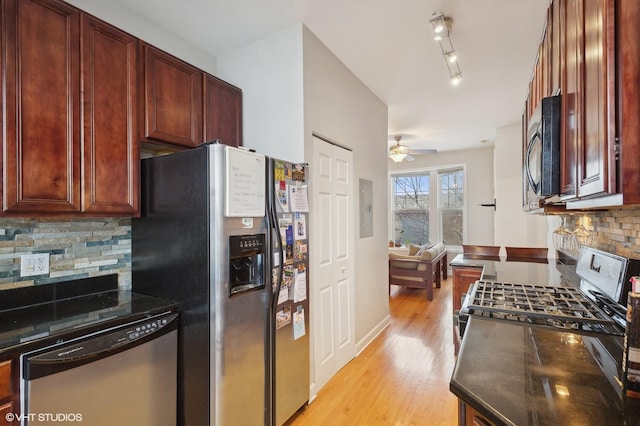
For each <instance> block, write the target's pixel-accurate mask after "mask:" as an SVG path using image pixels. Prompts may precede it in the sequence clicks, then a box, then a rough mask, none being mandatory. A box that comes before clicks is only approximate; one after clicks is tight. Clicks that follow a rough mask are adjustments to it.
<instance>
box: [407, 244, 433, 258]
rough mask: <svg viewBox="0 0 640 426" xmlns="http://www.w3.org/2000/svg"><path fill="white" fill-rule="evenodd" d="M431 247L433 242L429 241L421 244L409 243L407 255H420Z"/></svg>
mask: <svg viewBox="0 0 640 426" xmlns="http://www.w3.org/2000/svg"><path fill="white" fill-rule="evenodd" d="M431 247H433V244H431V243H427V244H424V245H421V246H419V245H416V244H409V256H420V255H421V254H422V253H423V252H424V251H425V250H428V249H430V248H431Z"/></svg>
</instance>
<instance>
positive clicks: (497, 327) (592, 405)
mask: <svg viewBox="0 0 640 426" xmlns="http://www.w3.org/2000/svg"><path fill="white" fill-rule="evenodd" d="M622 345H623V338H622V337H620V336H611V335H602V334H597V335H596V334H594V333H574V332H564V331H559V330H550V329H548V328H544V327H539V326H535V325H531V326H530V325H523V324H521V323H512V322H507V321H495V320H491V319H486V318H481V317H473V316H472V317H471V318H470V319H469V324H468V326H467V330H466V332H465V337H464V339H463V341H462V345H461V347H460V352H459V355H458V360H457V362H456V366H455V369H454V372H453V375H452V377H451V382H450V390H451V392H453V393H454V394H455V395H456V396H458V397H459V398H460V399H461V400H463V401H465V402H466V403H467V404H469V405H471V406H472V407H473V408H475V409H476V410H477V411H478V412H479V413H480V414H482V415H483V416H485V417H486V418H487V419H489V420H491V421H493V422H495V423H496V424H498V425H549V424H563V425H565V424H566V425H569V424H580V425H604V424H607V425H614V424H615V425H623V424H628V425H637V424H640V400H631V399H627V398H623V397H622V388H621V385H620V382H619V377H620V365H621V359H622Z"/></svg>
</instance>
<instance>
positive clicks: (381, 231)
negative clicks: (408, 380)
mask: <svg viewBox="0 0 640 426" xmlns="http://www.w3.org/2000/svg"><path fill="white" fill-rule="evenodd" d="M217 67H218V76H219V77H220V78H222V79H223V80H226V81H228V82H230V83H232V84H234V85H236V86H238V87H240V88H242V90H243V105H244V108H243V109H244V117H243V122H244V126H243V132H244V145H245V146H248V147H251V148H255V149H256V150H258V151H259V152H262V153H265V154H267V155H270V156H274V157H278V158H282V159H287V160H290V161H306V162H311V158H312V135H313V133H314V132H316V133H317V134H320V135H322V136H324V137H326V138H329V139H331V140H333V141H336V142H338V143H340V144H342V145H343V146H345V147H347V148H350V149H352V150H353V153H354V185H357V182H358V180H359V179H360V178H365V179H368V180H371V181H372V182H373V188H374V195H373V212H374V213H373V221H374V223H373V237H369V238H364V239H359V238H358V236H357V234H355V233H356V231H357V229H358V225H357V224H356V226H355V227H354V229H353V230H352V232H354V235H356V237H355V241H356V243H355V247H354V251H355V253H356V257H355V271H354V276H355V283H354V285H355V318H356V320H355V321H356V323H355V333H356V336H355V337H356V348H357V350H360V349H362V348H363V347H364V346H366V345H367V344H368V343H369V342H370V341H371V340H372V339H373V338H374V337H375V335H376V334H377V333H378V332H380V331H381V330H382V329H383V328H384V327H385V326H386V325H387V324H388V323H389V299H388V282H387V258H388V256H387V248H386V247H387V245H386V241H387V232H386V223H387V191H386V185H387V181H386V176H387V174H386V140H387V107H386V105H385V104H384V103H383V102H382V101H380V99H378V98H377V97H376V96H375V95H374V94H373V93H372V92H371V91H370V90H369V89H367V88H366V87H365V86H364V85H363V84H362V83H361V82H360V81H359V80H358V79H357V78H356V77H355V76H354V75H353V74H352V73H351V72H350V71H349V70H348V69H347V68H346V67H345V66H344V65H343V64H342V63H341V62H340V61H339V60H338V59H337V58H336V57H335V56H334V55H333V54H332V53H331V52H329V50H328V49H327V48H326V47H325V46H324V45H323V44H322V43H321V42H320V41H319V40H318V39H317V38H316V37H315V36H314V35H313V34H312V33H311V32H310V31H309V30H308V29H306V28H304V27H303V26H302V25H294V26H292V27H291V28H288V29H286V30H283V31H281V32H279V33H276V34H273V35H272V36H269V37H266V38H264V39H262V40H260V41H258V42H256V43H253V44H250V45H247V46H244V47H242V48H239V49H236V50H234V51H231V52H229V53H226V54H224V55H221V56H219V57H218V58H217ZM311 167H313V164H311ZM311 185H313V182H311ZM353 190H354V194H355V195H357V194H358V191H357V186H354V188H353ZM356 204H357V201H356ZM311 315H313V313H312V314H311ZM312 333H313V331H312ZM312 368H313V366H312Z"/></svg>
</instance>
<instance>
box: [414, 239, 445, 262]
mask: <svg viewBox="0 0 640 426" xmlns="http://www.w3.org/2000/svg"><path fill="white" fill-rule="evenodd" d="M444 250H445V247H444V243H438V244H435V245H434V246H433V247H431V248H429V249H427V250H424V251H423V252H422V253H421V254H420V256H419V258H420V260H432V259H435V258H436V257H438V255H439V254H440V253H442V252H443V251H444Z"/></svg>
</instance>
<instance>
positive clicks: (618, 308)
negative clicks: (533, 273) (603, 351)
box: [458, 247, 640, 337]
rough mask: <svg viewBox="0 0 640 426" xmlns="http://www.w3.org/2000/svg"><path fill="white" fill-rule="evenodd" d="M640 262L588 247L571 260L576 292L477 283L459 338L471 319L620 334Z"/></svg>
mask: <svg viewBox="0 0 640 426" xmlns="http://www.w3.org/2000/svg"><path fill="white" fill-rule="evenodd" d="M639 271H640V261H638V260H633V259H626V258H624V257H621V256H617V255H614V254H611V253H606V252H603V251H600V250H597V249H594V248H591V247H582V248H581V249H580V252H579V255H578V258H577V260H576V270H575V272H576V274H577V275H578V277H579V278H580V284H579V287H575V286H571V285H567V286H547V285H538V284H535V283H532V284H530V283H513V282H497V281H491V280H479V281H476V282H475V283H474V284H473V285H472V286H471V289H470V290H469V292H468V293H467V295H466V297H465V299H464V302H463V305H462V309H461V310H460V312H459V314H458V323H459V329H460V336H461V337H462V336H463V335H464V331H465V329H466V325H467V323H468V318H469V316H470V315H473V316H482V317H485V318H492V319H496V320H506V321H517V322H520V323H524V324H528V325H529V324H534V325H540V326H545V327H553V328H556V329H560V330H563V331H567V330H574V331H584V332H589V333H591V332H593V333H604V334H610V335H618V336H622V335H624V328H625V323H626V297H627V293H628V291H629V288H630V283H629V278H630V277H631V276H633V275H637V274H638V273H639Z"/></svg>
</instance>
